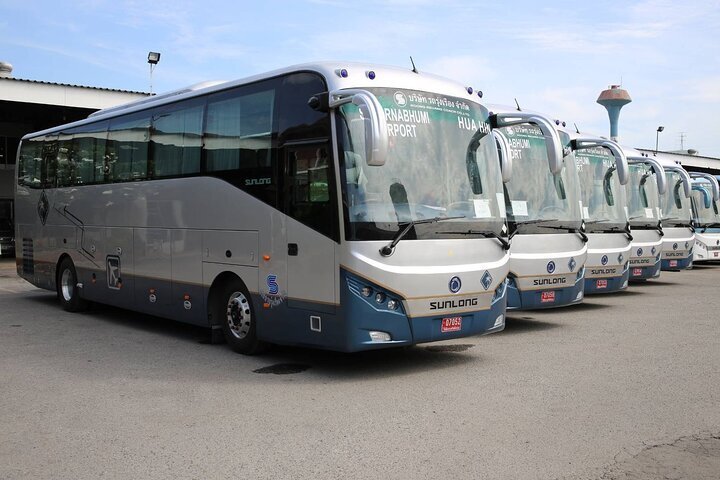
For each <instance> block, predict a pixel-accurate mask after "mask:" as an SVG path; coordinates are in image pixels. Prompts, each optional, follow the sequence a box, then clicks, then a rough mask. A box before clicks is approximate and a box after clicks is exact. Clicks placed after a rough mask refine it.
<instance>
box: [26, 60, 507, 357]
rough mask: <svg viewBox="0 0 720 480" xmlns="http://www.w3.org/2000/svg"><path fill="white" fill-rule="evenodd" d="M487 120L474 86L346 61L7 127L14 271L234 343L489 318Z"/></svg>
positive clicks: (493, 183) (493, 151) (77, 296)
mask: <svg viewBox="0 0 720 480" xmlns="http://www.w3.org/2000/svg"><path fill="white" fill-rule="evenodd" d="M497 122H499V123H502V116H501V115H495V116H494V117H492V118H491V117H490V115H489V113H488V110H487V109H486V108H485V107H484V106H483V105H482V104H481V103H480V95H478V93H477V92H475V91H473V89H472V88H471V87H468V86H465V85H462V84H459V83H456V82H453V81H449V80H446V79H443V78H441V77H437V76H433V75H428V74H424V73H417V72H413V71H410V70H404V69H399V68H392V67H382V66H376V65H367V64H354V63H319V64H308V65H301V66H295V67H289V68H285V69H281V70H277V71H273V72H270V73H266V74H263V75H258V76H254V77H250V78H246V79H243V80H238V81H233V82H229V83H223V84H217V85H211V86H204V87H202V86H201V87H197V88H188V89H184V90H180V91H177V92H171V93H169V94H166V95H158V96H156V97H152V98H149V99H143V100H141V101H138V102H134V103H131V104H127V105H124V106H121V107H116V108H111V109H108V110H104V111H99V112H96V113H95V114H93V115H92V116H91V117H89V118H87V119H85V120H82V121H78V122H75V123H71V124H67V125H62V126H59V127H57V128H51V129H48V130H45V131H42V132H37V133H33V134H30V135H27V136H25V137H24V138H23V139H22V144H21V147H20V150H19V155H18V162H17V186H16V195H15V199H16V213H17V215H16V237H17V239H18V248H17V270H18V274H19V275H20V276H21V277H23V278H25V279H26V280H27V281H29V282H31V283H32V284H34V285H36V286H38V287H41V288H45V289H49V290H54V291H56V292H57V295H58V298H59V300H60V303H61V304H62V306H63V307H64V308H65V309H66V310H70V311H78V310H81V309H83V308H85V307H86V306H87V304H88V302H98V303H103V304H110V305H115V306H118V307H122V308H126V309H130V310H134V311H139V312H144V313H148V314H152V315H157V316H161V317H167V318H171V319H175V320H178V321H181V322H187V323H191V324H195V325H200V326H205V327H208V328H210V329H212V332H213V338H222V337H224V339H225V340H226V341H227V343H228V344H229V345H230V346H231V348H233V349H234V350H236V351H238V352H241V353H245V354H252V353H256V352H259V351H261V350H262V349H263V347H264V346H265V345H266V344H268V343H274V344H285V345H300V346H308V347H316V348H322V349H331V350H338V351H348V352H350V351H358V350H366V349H376V348H382V347H391V346H399V345H412V344H416V343H421V342H432V341H436V340H445V339H452V338H457V337H463V336H467V335H475V334H486V333H490V332H496V331H499V330H502V329H503V328H504V322H505V316H504V315H505V308H506V288H505V284H506V277H507V274H508V268H509V265H508V262H509V258H510V257H509V252H508V248H509V242H508V239H507V236H508V234H507V224H506V218H505V206H504V201H503V200H504V199H503V184H502V176H501V164H500V161H499V158H498V153H497V148H496V144H495V138H494V136H493V135H492V133H491V124H492V123H497ZM506 166H507V168H508V169H509V168H510V167H509V160H506ZM220 332H222V335H221V334H220Z"/></svg>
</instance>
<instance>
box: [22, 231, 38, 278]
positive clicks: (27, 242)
mask: <svg viewBox="0 0 720 480" xmlns="http://www.w3.org/2000/svg"><path fill="white" fill-rule="evenodd" d="M22 255H23V263H22V269H23V273H24V274H25V275H34V274H35V253H34V248H33V240H32V238H23V246H22Z"/></svg>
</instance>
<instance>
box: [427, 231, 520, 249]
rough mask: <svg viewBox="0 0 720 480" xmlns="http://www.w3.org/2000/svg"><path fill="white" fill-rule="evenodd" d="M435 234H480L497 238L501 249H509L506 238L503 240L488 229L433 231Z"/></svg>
mask: <svg viewBox="0 0 720 480" xmlns="http://www.w3.org/2000/svg"><path fill="white" fill-rule="evenodd" d="M435 233H436V234H440V233H448V234H450V235H481V236H483V237H485V238H494V239H495V240H498V241H499V242H500V243H501V244H502V247H503V249H505V250H510V242H509V241H508V240H505V238H503V237H502V236H501V235H498V234H497V233H495V232H493V231H490V230H460V231H452V232H435Z"/></svg>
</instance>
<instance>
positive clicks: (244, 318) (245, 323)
mask: <svg viewBox="0 0 720 480" xmlns="http://www.w3.org/2000/svg"><path fill="white" fill-rule="evenodd" d="M225 316H226V320H227V324H228V327H230V332H232V334H233V336H235V338H237V339H239V340H242V339H243V338H245V337H246V336H247V334H248V333H250V326H251V325H252V314H251V312H250V302H248V299H247V298H246V297H245V295H244V294H243V293H242V292H234V293H233V294H232V295H230V298H229V299H228V303H227V309H226V311H225Z"/></svg>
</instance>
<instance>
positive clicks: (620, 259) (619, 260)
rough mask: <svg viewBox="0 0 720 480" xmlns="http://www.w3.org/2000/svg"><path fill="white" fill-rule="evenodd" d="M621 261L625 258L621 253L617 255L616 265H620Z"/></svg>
mask: <svg viewBox="0 0 720 480" xmlns="http://www.w3.org/2000/svg"><path fill="white" fill-rule="evenodd" d="M623 260H625V257H623V254H622V253H621V254H620V255H618V263H622V262H623Z"/></svg>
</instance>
